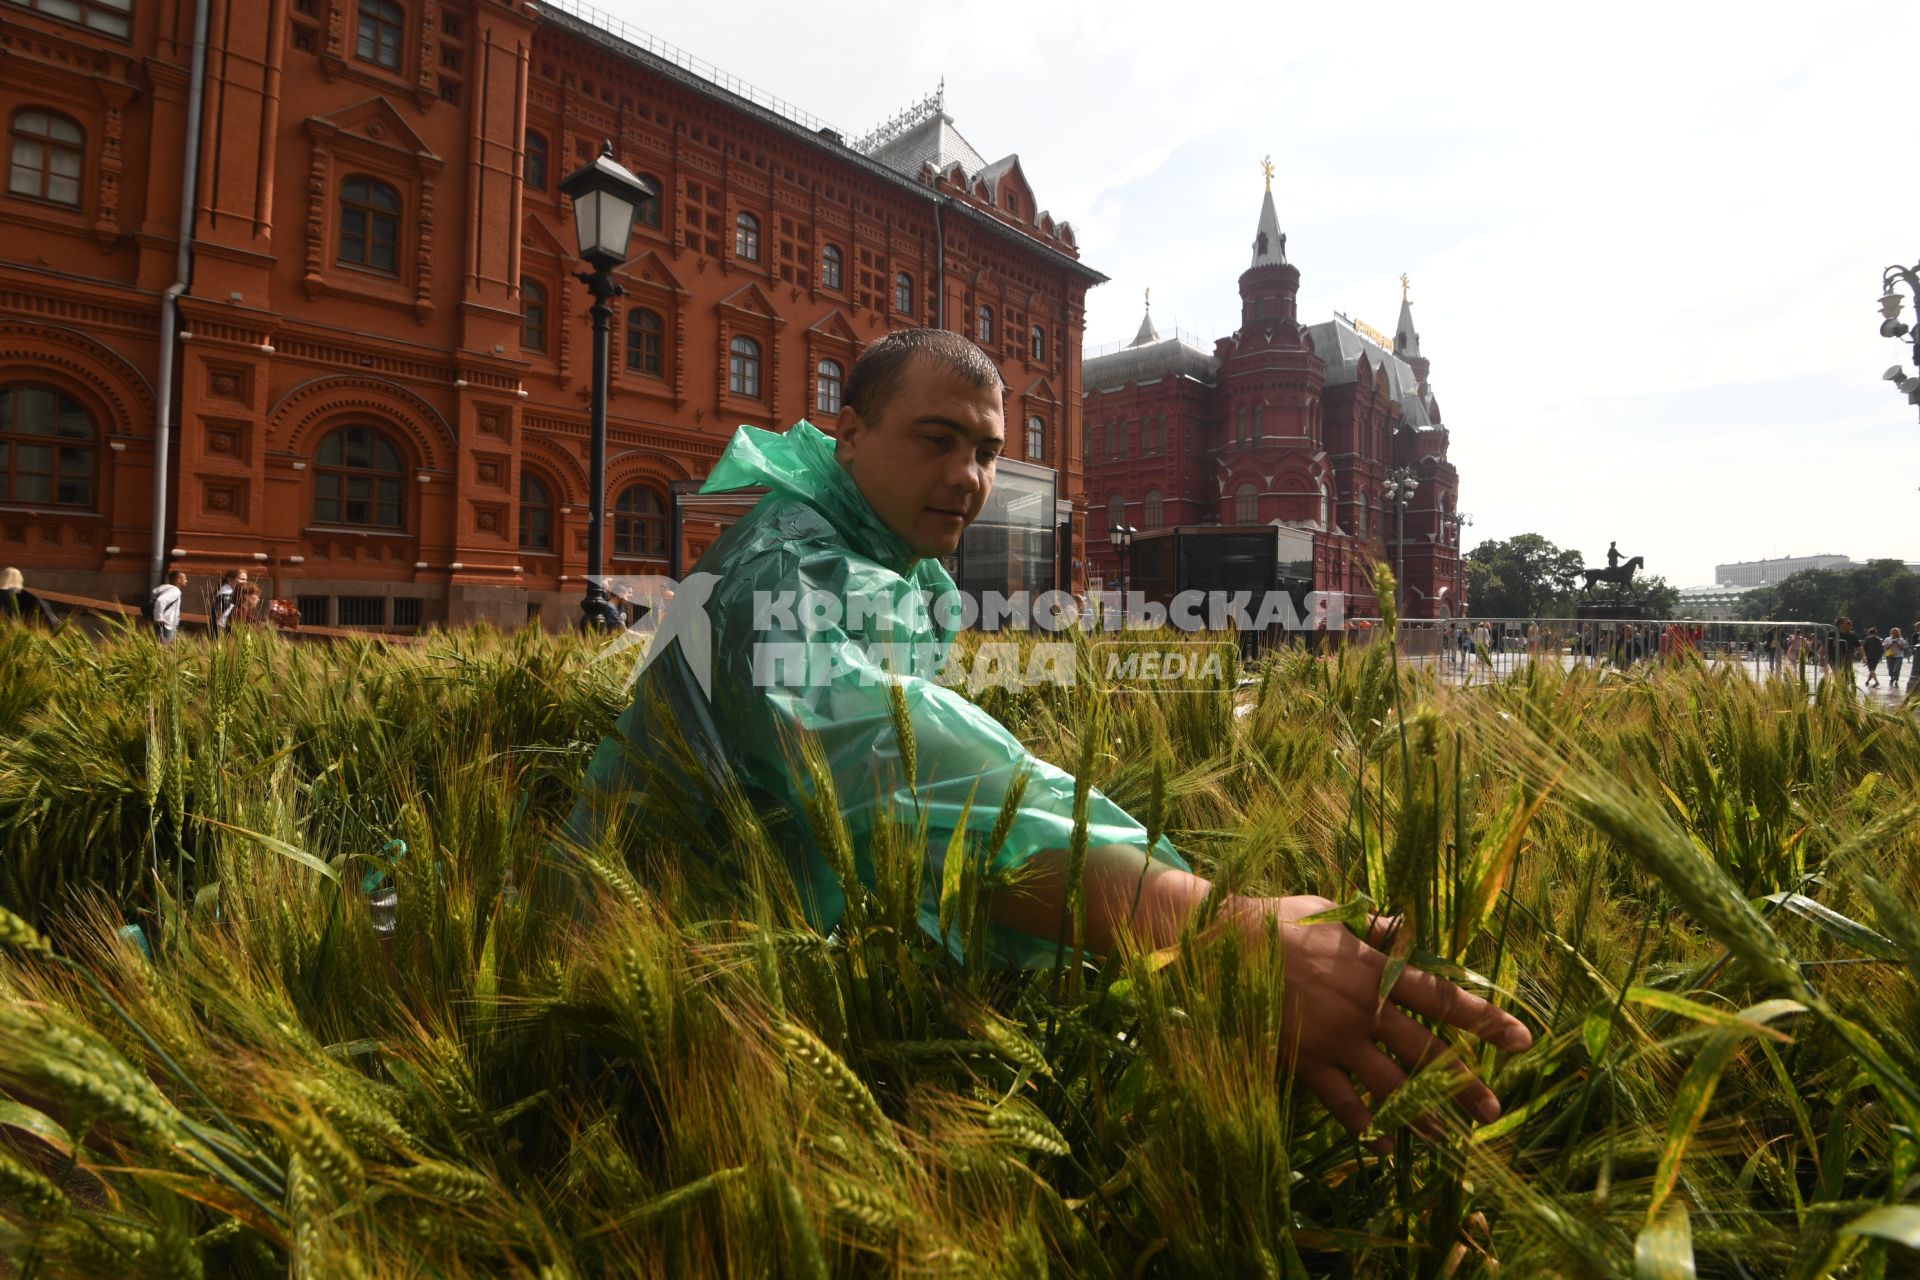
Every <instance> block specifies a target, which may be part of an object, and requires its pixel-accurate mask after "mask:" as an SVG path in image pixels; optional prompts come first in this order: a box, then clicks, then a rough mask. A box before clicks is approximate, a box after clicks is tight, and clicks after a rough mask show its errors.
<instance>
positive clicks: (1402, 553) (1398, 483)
mask: <svg viewBox="0 0 1920 1280" xmlns="http://www.w3.org/2000/svg"><path fill="white" fill-rule="evenodd" d="M1419 487H1420V481H1419V480H1418V479H1417V478H1416V477H1415V476H1414V474H1413V468H1412V467H1395V468H1394V469H1393V470H1392V471H1390V472H1388V473H1387V483H1386V486H1385V489H1386V494H1387V501H1388V502H1391V503H1392V504H1393V505H1394V506H1395V507H1397V508H1398V509H1399V527H1398V533H1397V535H1396V536H1395V537H1394V540H1393V600H1394V608H1395V610H1396V611H1398V610H1401V609H1404V608H1406V607H1407V582H1406V578H1407V504H1408V503H1409V502H1411V501H1413V495H1414V491H1415V490H1417V489H1418V488H1419Z"/></svg>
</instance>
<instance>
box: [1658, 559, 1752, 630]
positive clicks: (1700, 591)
mask: <svg viewBox="0 0 1920 1280" xmlns="http://www.w3.org/2000/svg"><path fill="white" fill-rule="evenodd" d="M1720 567H1721V568H1723V569H1724V568H1727V567H1728V566H1726V565H1721V566H1720ZM1736 567H1737V566H1736ZM1751 590H1753V588H1752V587H1730V586H1719V585H1716V586H1711V587H1682V588H1680V603H1679V605H1678V607H1677V613H1678V616H1680V617H1682V618H1693V619H1696V620H1698V621H1701V622H1731V621H1732V620H1733V619H1735V618H1737V617H1739V616H1740V614H1739V608H1740V597H1742V596H1744V595H1746V594H1747V592H1749V591H1751Z"/></svg>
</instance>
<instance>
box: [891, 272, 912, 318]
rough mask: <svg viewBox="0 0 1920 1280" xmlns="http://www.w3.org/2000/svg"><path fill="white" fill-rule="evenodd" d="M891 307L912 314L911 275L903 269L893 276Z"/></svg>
mask: <svg viewBox="0 0 1920 1280" xmlns="http://www.w3.org/2000/svg"><path fill="white" fill-rule="evenodd" d="M893 309H894V310H895V311H904V312H905V313H907V314H908V315H912V314H913V277H912V276H910V275H908V274H907V273H906V272H904V271H902V272H901V273H900V274H899V275H896V276H895V277H894V278H893Z"/></svg>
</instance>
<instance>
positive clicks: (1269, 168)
mask: <svg viewBox="0 0 1920 1280" xmlns="http://www.w3.org/2000/svg"><path fill="white" fill-rule="evenodd" d="M1260 169H1261V172H1263V173H1265V174H1266V175H1267V193H1266V195H1264V196H1262V197H1261V200H1260V227H1259V230H1257V231H1256V232H1255V233H1254V237H1253V265H1254V266H1256V267H1284V266H1285V265H1287V237H1286V235H1285V234H1284V233H1283V232H1282V231H1281V230H1280V215H1279V214H1278V213H1275V212H1274V209H1273V157H1272V156H1267V157H1265V158H1264V159H1262V160H1261V161H1260Z"/></svg>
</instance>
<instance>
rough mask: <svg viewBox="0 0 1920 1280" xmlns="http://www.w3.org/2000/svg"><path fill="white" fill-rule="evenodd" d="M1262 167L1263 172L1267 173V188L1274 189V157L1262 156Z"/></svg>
mask: <svg viewBox="0 0 1920 1280" xmlns="http://www.w3.org/2000/svg"><path fill="white" fill-rule="evenodd" d="M1260 169H1261V172H1263V173H1265V174H1266V175H1267V190H1268V191H1272V190H1273V157H1272V156H1270V155H1268V156H1263V157H1261V160H1260Z"/></svg>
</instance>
